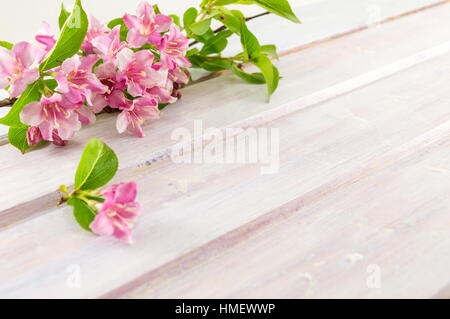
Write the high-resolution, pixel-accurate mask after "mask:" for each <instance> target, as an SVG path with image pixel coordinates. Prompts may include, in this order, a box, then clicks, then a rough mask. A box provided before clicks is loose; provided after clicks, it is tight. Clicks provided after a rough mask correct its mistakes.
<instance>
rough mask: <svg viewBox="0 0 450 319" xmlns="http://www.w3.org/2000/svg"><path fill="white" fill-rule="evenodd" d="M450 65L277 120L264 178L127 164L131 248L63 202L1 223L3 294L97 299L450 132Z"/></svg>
mask: <svg viewBox="0 0 450 319" xmlns="http://www.w3.org/2000/svg"><path fill="white" fill-rule="evenodd" d="M449 61H450V55H447V56H445V57H442V58H438V59H435V60H433V61H430V62H428V63H426V64H422V65H420V66H417V67H415V68H413V69H410V70H408V71H405V72H402V73H400V74H397V75H395V76H393V77H391V78H389V79H386V80H385V81H382V82H377V83H375V84H373V85H371V86H368V87H366V88H364V89H361V90H358V91H355V92H353V93H352V94H349V95H346V96H343V97H340V98H338V99H335V100H333V101H330V102H328V103H325V104H322V105H319V106H317V107H315V108H311V109H306V110H304V111H302V112H300V113H297V114H294V115H292V116H289V117H284V118H281V119H279V120H277V121H274V122H273V123H270V126H271V127H279V128H280V139H281V143H280V145H281V150H280V151H281V152H280V155H281V167H280V172H279V174H275V175H265V176H261V175H260V173H259V169H258V167H254V166H252V165H250V166H249V165H232V166H230V167H227V166H221V165H199V166H196V165H187V166H183V165H172V164H170V163H168V164H167V165H162V166H160V167H154V168H146V169H141V170H138V171H136V172H134V173H131V172H122V174H125V173H127V174H131V175H132V176H133V175H134V174H137V175H134V178H135V179H136V180H137V182H138V183H139V185H140V187H141V198H140V199H141V201H142V202H143V205H144V207H148V208H147V209H146V214H145V215H144V216H143V217H142V218H141V220H140V222H139V227H138V228H137V229H136V244H135V245H134V246H132V247H125V246H123V245H122V244H121V243H117V242H116V241H114V240H112V239H107V238H94V237H93V236H91V235H89V234H84V233H81V232H80V231H79V229H78V227H77V226H76V225H75V224H74V223H73V221H72V218H71V217H70V216H69V215H70V209H68V208H62V209H57V210H55V211H52V212H48V213H47V214H44V215H42V216H39V217H36V218H34V219H32V220H29V221H27V222H26V223H22V224H17V225H15V226H14V227H12V228H9V229H8V228H6V229H4V230H3V231H2V232H0V242H2V246H0V258H1V259H2V260H5V261H6V262H5V263H2V265H0V267H1V271H0V295H1V296H5V297H14V296H21V297H26V296H34V295H35V294H39V296H40V297H52V296H58V297H96V296H99V295H103V294H107V293H108V292H109V291H110V290H111V289H113V288H116V287H117V288H118V289H119V291H120V292H123V290H122V289H121V287H122V286H123V285H125V288H127V287H128V286H127V284H128V283H129V282H130V281H131V282H132V283H133V284H135V283H134V282H133V280H134V279H136V277H138V280H139V279H141V278H139V277H140V276H144V277H143V278H144V279H145V276H146V274H148V273H149V272H151V271H155V270H156V271H161V272H164V267H165V266H164V265H165V264H166V263H168V262H170V261H171V260H173V259H175V258H177V257H179V256H182V255H184V254H187V253H189V252H190V251H192V250H193V249H195V248H196V247H199V246H202V245H204V244H206V243H208V242H210V241H212V240H214V239H215V238H217V237H220V236H221V235H224V234H226V233H228V232H230V231H232V230H233V229H236V228H238V227H240V226H241V225H243V224H246V223H249V222H251V221H253V220H255V219H257V218H259V217H261V216H264V215H265V214H267V213H269V214H270V213H271V212H272V211H274V210H277V214H278V215H281V216H283V209H284V208H285V207H284V206H283V205H285V204H290V203H291V202H292V201H294V203H293V205H294V207H302V206H303V205H305V204H311V203H314V202H316V201H319V200H320V199H321V198H322V197H323V196H325V195H328V194H331V193H333V192H335V191H337V190H339V189H340V188H342V187H343V186H345V185H351V184H353V183H355V182H358V181H359V180H361V179H362V178H364V177H366V176H368V175H370V174H372V173H374V172H377V171H378V170H380V169H383V168H384V167H386V166H388V165H391V164H392V163H395V162H396V161H398V160H399V159H401V158H404V157H406V156H409V155H411V154H413V153H414V152H417V151H418V150H420V149H423V148H425V147H427V146H428V145H429V144H431V143H435V142H437V141H440V140H446V139H448V137H449V135H450V113H449V110H448V103H447V100H448V98H450V96H449V92H448V89H447V83H448V80H449V77H450V75H449V74H448V73H442V67H443V65H447V64H448V63H449ZM438 74H439V79H440V80H439V81H438V82H433V81H432V79H436V78H438V76H437V75H438ZM431 93H432V94H431ZM368 106H371V107H368ZM125 177H127V176H125V175H122V176H120V178H125ZM293 177H296V178H293ZM174 185H175V186H174ZM176 186H178V187H176ZM183 187H186V188H185V189H183ZM274 194H276V196H273V195H274ZM297 201H298V202H297ZM243 207H245V208H243ZM290 210H293V209H292V208H291V209H290ZM294 211H295V209H294ZM287 213H289V209H288V210H287ZM269 217H271V216H269ZM258 225H259V224H258ZM50 230H51V231H50ZM248 234H249V233H243V234H241V235H240V236H241V237H240V239H241V240H245V237H246V236H247V235H248ZM55 238H57V240H55ZM206 247H208V246H206ZM206 249H207V248H206ZM124 261H126V262H124ZM74 264H75V265H79V266H80V267H81V274H82V278H83V282H82V286H81V288H80V289H69V288H68V287H67V286H66V280H67V272H66V270H67V267H69V266H70V265H74ZM111 265H114V266H113V267H111ZM179 267H181V268H182V267H183V264H180V266H179ZM106 268H107V269H108V271H104V269H106ZM139 283H142V282H138V284H139Z"/></svg>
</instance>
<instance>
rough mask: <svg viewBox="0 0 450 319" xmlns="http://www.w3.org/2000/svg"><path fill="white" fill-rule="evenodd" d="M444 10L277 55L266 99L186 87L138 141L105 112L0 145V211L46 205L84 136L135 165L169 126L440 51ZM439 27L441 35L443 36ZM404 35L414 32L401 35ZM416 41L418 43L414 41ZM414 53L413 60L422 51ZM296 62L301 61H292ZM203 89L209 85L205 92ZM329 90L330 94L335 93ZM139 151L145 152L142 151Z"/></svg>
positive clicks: (257, 107) (216, 121)
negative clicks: (50, 136) (275, 85)
mask: <svg viewBox="0 0 450 319" xmlns="http://www.w3.org/2000/svg"><path fill="white" fill-rule="evenodd" d="M449 13H450V7H449V6H443V7H439V8H434V9H430V10H427V11H424V12H421V13H419V14H416V15H413V16H409V17H407V18H404V19H401V20H398V21H395V22H392V23H388V24H385V25H382V26H380V27H378V28H375V29H370V30H367V31H364V32H361V33H358V34H353V35H351V36H349V37H347V38H345V39H340V40H339V41H332V42H329V43H324V44H322V45H320V46H316V47H313V48H310V49H308V50H305V51H301V52H297V53H295V54H291V55H289V56H286V57H284V58H283V59H281V60H280V62H279V66H280V69H281V72H282V73H283V76H284V80H283V82H282V85H281V87H280V90H279V92H278V93H277V94H276V96H274V97H273V99H272V102H271V104H265V103H264V97H263V94H264V88H263V87H257V86H249V85H246V84H243V83H241V82H240V81H238V80H237V79H234V78H232V77H229V76H225V77H222V78H218V79H214V80H211V81H210V82H208V83H200V84H197V85H194V86H192V87H189V88H186V90H185V98H184V99H183V100H182V101H181V102H180V103H178V104H177V105H174V106H172V107H170V108H168V109H167V111H165V116H163V118H162V119H161V120H160V121H158V122H154V123H153V124H152V125H151V126H149V127H147V128H146V132H147V135H148V137H147V138H146V139H141V140H139V139H136V138H134V137H132V136H128V135H124V136H121V137H118V136H117V134H116V132H115V130H114V121H112V120H111V119H110V117H109V116H103V117H101V119H100V121H99V123H98V125H94V126H92V127H89V128H86V129H85V130H83V131H81V132H80V134H78V136H77V137H76V138H75V140H74V141H73V143H72V144H71V145H70V146H69V147H67V148H65V149H59V148H54V147H50V148H47V149H44V150H40V151H37V152H33V153H30V154H27V155H26V156H22V155H20V154H19V153H17V151H16V150H14V149H12V148H11V147H7V146H4V147H0V158H2V162H3V165H2V166H1V167H0V173H1V174H2V178H3V181H4V182H3V183H2V184H1V185H0V190H2V188H5V190H4V191H5V192H6V191H7V192H9V193H12V194H15V196H8V197H2V198H1V199H0V207H1V208H2V209H1V210H2V211H3V215H4V214H7V215H11V211H10V210H8V209H12V208H13V207H15V206H17V205H19V204H24V203H26V202H27V201H31V200H33V199H36V198H40V197H43V200H44V201H45V203H48V202H49V200H48V198H47V197H46V196H48V194H49V193H50V192H52V191H53V190H54V189H55V188H56V187H57V186H58V185H60V184H61V183H70V182H71V179H72V178H73V177H72V176H73V171H74V170H75V168H76V165H77V161H78V159H79V156H80V153H81V149H82V147H83V145H84V144H85V143H86V141H87V139H88V138H89V137H92V136H95V137H98V138H101V139H103V140H104V141H105V142H107V143H109V144H110V145H111V146H112V147H113V148H114V149H115V150H116V152H117V153H118V155H119V157H120V159H121V168H122V169H125V168H133V167H136V166H140V165H142V164H145V163H146V162H147V161H148V160H149V159H152V158H154V154H158V152H160V151H161V150H165V149H167V147H170V146H171V145H173V144H174V142H173V141H171V140H170V133H171V131H172V130H173V129H175V128H177V127H188V128H189V127H191V124H190V122H191V120H192V119H203V120H204V121H205V125H208V126H214V127H226V126H229V125H233V123H236V122H241V121H242V120H243V119H246V118H251V117H254V116H255V115H257V114H260V113H262V112H265V111H268V110H272V109H275V108H277V107H279V106H283V105H289V103H294V104H295V103H296V101H297V102H298V101H299V100H301V99H303V98H305V97H308V96H309V95H312V94H314V93H315V92H317V91H318V90H322V89H325V88H332V89H333V90H334V89H335V87H334V86H335V85H338V84H339V83H341V82H343V81H347V80H349V79H352V78H354V77H356V76H359V75H361V74H362V73H365V72H370V71H372V70H376V69H377V68H380V67H383V66H386V65H389V64H390V63H393V62H394V61H397V60H401V59H402V57H404V56H407V55H414V54H418V52H419V53H420V51H421V50H424V49H429V48H433V47H434V46H437V47H438V48H441V47H440V46H439V45H442V43H443V42H444V40H445V37H450V28H442V26H443V25H446V24H449V23H450V22H449V21H448V19H447V16H448V14H449ZM424 21H425V23H424ZM418 23H421V24H422V28H420V29H419V30H417V27H416V25H417V24H418ZM437 27H439V28H442V32H441V33H436V32H435V30H436V28H437ZM447 30H449V31H447ZM446 32H448V33H449V34H448V35H446V34H445V33H446ZM412 33H415V35H416V37H414V38H413V37H410V36H408V37H405V35H410V34H412ZM388 35H389V36H388ZM417 38H420V39H421V41H416V39H417ZM329 52H334V59H330V55H329ZM431 52H433V51H431ZM418 57H419V60H418V61H420V60H421V59H420V57H422V55H421V54H419V55H418ZM409 60H410V59H409V58H408V59H407V61H409ZM422 60H423V57H422ZM298 61H308V63H305V64H298ZM407 66H409V65H407ZM365 84H366V83H361V85H365ZM211 87H213V88H215V89H214V90H213V91H212V92H211V90H210V88H211ZM333 90H331V92H332V94H330V97H333V96H335V95H336V93H335V92H334V91H333ZM229 92H233V94H232V95H230V93H229ZM306 99H307V98H306ZM237 101H239V102H237ZM313 102H314V101H313ZM243 105H245V107H243ZM130 145H133V147H130ZM142 148H144V149H146V150H147V151H146V152H142V150H141V149H142ZM29 162H34V163H46V165H47V166H48V167H58V168H61V169H59V170H58V173H57V174H51V175H49V174H48V172H47V171H46V170H37V169H35V167H34V166H31V165H28V164H27V163H29ZM17 170H20V172H21V173H20V174H21V177H20V181H18V177H17V174H16V173H15V172H17ZM22 181H26V182H22ZM37 206H38V209H39V210H42V209H45V208H48V206H46V205H40V204H39V205H37ZM18 210H19V211H22V212H25V211H26V212H27V213H32V212H33V211H34V210H33V208H32V207H28V206H21V207H19V208H18ZM14 212H17V209H16V211H14Z"/></svg>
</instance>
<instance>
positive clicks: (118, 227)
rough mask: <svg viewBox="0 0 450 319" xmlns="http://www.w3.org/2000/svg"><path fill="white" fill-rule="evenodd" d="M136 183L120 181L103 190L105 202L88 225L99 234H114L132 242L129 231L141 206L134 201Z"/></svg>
mask: <svg viewBox="0 0 450 319" xmlns="http://www.w3.org/2000/svg"><path fill="white" fill-rule="evenodd" d="M136 195H137V185H136V184H135V183H120V184H116V185H113V186H111V187H109V188H107V189H106V190H104V191H103V196H104V197H105V202H104V203H103V204H102V205H101V207H100V210H99V212H98V214H97V216H96V217H95V219H94V221H93V222H92V224H91V225H90V228H91V229H92V231H93V232H94V233H96V234H97V235H100V236H114V237H116V238H119V239H121V240H123V241H125V242H127V243H130V244H131V243H132V236H131V232H132V230H133V226H134V223H135V220H136V218H137V217H138V216H139V214H140V211H141V208H140V205H139V203H137V202H136Z"/></svg>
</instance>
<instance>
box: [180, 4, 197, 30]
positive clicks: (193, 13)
mask: <svg viewBox="0 0 450 319" xmlns="http://www.w3.org/2000/svg"><path fill="white" fill-rule="evenodd" d="M197 15H198V11H197V9H195V8H189V9H187V10H186V12H185V13H184V15H183V24H184V26H185V27H187V26H190V25H191V24H193V23H194V22H195V20H196V19H197Z"/></svg>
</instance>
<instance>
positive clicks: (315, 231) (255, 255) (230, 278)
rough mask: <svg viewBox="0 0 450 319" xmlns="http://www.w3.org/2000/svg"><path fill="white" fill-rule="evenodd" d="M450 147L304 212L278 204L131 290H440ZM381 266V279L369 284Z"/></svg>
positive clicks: (320, 293)
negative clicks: (274, 211) (272, 212)
mask: <svg viewBox="0 0 450 319" xmlns="http://www.w3.org/2000/svg"><path fill="white" fill-rule="evenodd" d="M449 157H450V142H449V140H448V137H447V140H446V141H445V142H441V143H437V144H434V145H432V146H430V147H428V148H425V149H423V150H421V151H419V152H417V153H414V154H412V155H411V156H408V157H405V158H404V159H403V160H400V161H398V162H395V163H393V164H392V165H390V166H388V167H386V168H384V169H382V170H381V171H379V172H376V173H375V174H373V175H372V176H369V177H367V178H365V179H361V180H358V181H355V182H354V183H351V184H349V185H347V186H346V187H342V188H340V189H339V190H337V191H336V192H334V193H332V194H330V195H329V196H327V197H326V198H324V199H323V200H321V201H314V202H311V203H309V205H305V204H303V203H301V202H299V203H298V206H297V207H296V212H295V213H294V212H292V213H291V214H287V211H288V209H286V211H284V212H281V211H279V212H278V214H283V215H284V217H283V218H282V220H280V221H279V223H278V224H275V225H274V222H273V218H272V220H269V219H268V218H266V220H264V221H263V220H261V219H257V220H255V221H253V222H252V223H249V224H248V225H244V226H243V227H241V228H239V229H238V230H235V231H233V232H232V233H229V234H226V235H225V236H223V237H221V238H220V239H221V240H220V241H219V240H217V241H214V242H213V243H210V244H208V245H207V246H205V247H202V248H201V250H202V251H201V253H200V252H198V251H196V253H197V254H196V256H195V257H196V258H193V257H194V254H191V255H190V256H189V257H190V258H187V257H186V258H185V259H184V260H183V262H182V263H181V260H178V262H177V263H175V262H173V263H171V264H170V265H168V266H166V267H161V268H159V269H158V270H157V271H155V272H154V273H153V274H152V275H153V276H149V277H148V278H147V281H146V282H147V284H146V285H145V286H144V287H143V288H141V289H139V290H138V291H135V292H133V293H131V294H128V297H134V298H202V297H205V296H207V297H209V298H362V297H363V298H427V297H430V296H434V295H435V294H436V292H437V291H439V290H440V289H441V288H442V287H443V286H445V285H446V284H447V283H448V282H449V281H450V275H449V273H448V265H449V263H450V256H449V254H448V251H449V249H450V231H449V226H450V216H449V212H450V197H449V196H448V194H449V193H450V183H449V178H450V175H449V174H450V166H449V162H448V158H449ZM408 186H409V187H408ZM199 250H200V249H199ZM372 269H379V270H380V286H379V288H377V287H374V286H371V285H369V286H368V285H367V281H368V280H369V277H370V276H371V275H373V273H372V271H373V270H372ZM111 296H114V295H111ZM437 296H438V297H440V298H448V289H447V290H443V291H442V292H441V293H440V294H439V295H437Z"/></svg>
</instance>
